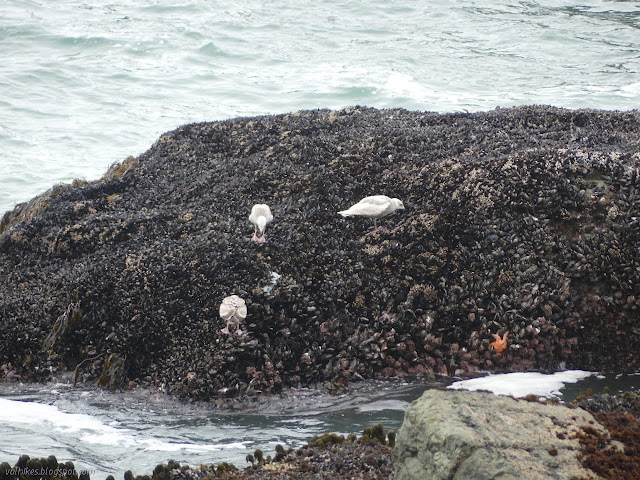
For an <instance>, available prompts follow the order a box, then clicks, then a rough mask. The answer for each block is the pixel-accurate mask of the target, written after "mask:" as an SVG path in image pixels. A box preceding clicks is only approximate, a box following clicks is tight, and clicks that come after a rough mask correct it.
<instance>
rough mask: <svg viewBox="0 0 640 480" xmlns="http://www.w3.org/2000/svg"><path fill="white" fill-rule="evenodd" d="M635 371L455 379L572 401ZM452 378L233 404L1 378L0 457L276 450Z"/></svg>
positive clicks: (186, 460)
mask: <svg viewBox="0 0 640 480" xmlns="http://www.w3.org/2000/svg"><path fill="white" fill-rule="evenodd" d="M638 378H639V377H638V376H637V375H621V376H611V375H610V376H601V375H597V374H592V373H590V372H581V371H568V372H559V373H557V374H554V375H543V374H537V373H532V372H529V373H513V374H505V375H491V376H488V377H485V378H481V379H474V380H467V381H461V382H456V383H455V384H454V385H452V387H455V388H466V389H471V390H473V389H483V390H492V391H494V392H496V393H497V394H505V395H513V396H516V397H518V396H524V395H527V394H529V393H533V394H536V395H539V396H540V397H545V398H549V397H556V398H558V399H560V400H561V401H564V402H570V401H572V400H573V399H575V397H576V396H577V395H578V393H579V392H581V391H583V390H585V389H587V388H591V389H593V391H595V392H602V391H603V389H604V387H605V386H607V387H608V388H609V389H610V391H611V393H612V394H615V393H617V392H620V391H627V390H630V389H631V390H636V391H637V390H638V389H639V388H640V381H639V380H638ZM450 383H451V380H450V379H442V380H439V381H428V382H412V383H407V382H405V381H401V380H388V381H375V380H372V381H366V382H361V383H359V384H353V385H351V386H350V387H349V390H348V391H346V392H342V393H340V394H339V395H332V394H330V393H328V392H327V390H299V391H297V392H290V393H289V394H288V395H286V396H276V397H271V398H263V399H261V400H260V401H257V402H256V403H255V404H253V405H252V404H249V405H245V406H244V407H243V408H242V409H238V410H220V409H217V408H214V407H213V406H212V405H211V404H206V403H205V404H185V403H182V402H180V401H178V400H175V399H172V398H169V397H167V396H166V395H164V394H159V393H154V392H150V391H148V390H142V389H141V390H136V391H133V392H125V393H109V392H105V391H102V390H96V389H87V388H73V387H72V386H71V385H69V384H60V383H57V384H50V385H44V386H43V385H22V384H15V383H4V384H0V432H1V435H0V462H2V461H7V462H9V463H10V464H11V465H14V464H15V463H16V461H17V460H18V457H19V456H20V455H21V454H24V453H27V454H29V455H30V456H32V457H42V456H45V457H46V456H49V455H56V457H57V459H58V461H68V460H72V461H73V462H74V464H75V467H76V469H78V470H88V471H89V472H90V473H91V478H93V479H102V478H106V476H107V475H110V474H111V475H114V477H116V478H122V474H123V473H124V472H125V471H126V470H128V469H131V470H132V471H133V473H134V474H135V475H143V474H150V473H151V472H152V471H153V468H154V467H155V466H156V465H157V464H159V463H166V462H167V461H168V460H170V459H173V460H176V461H178V462H180V463H181V464H183V465H184V464H187V465H191V466H192V467H196V466H198V465H200V464H210V463H219V462H222V461H226V462H231V463H234V464H235V465H236V466H238V467H240V468H242V467H244V466H245V465H247V464H246V461H245V457H246V456H247V454H249V453H253V452H254V451H255V449H257V448H260V449H261V450H262V451H263V452H264V454H265V456H266V455H272V456H273V455H274V452H275V447H276V445H278V444H281V445H283V446H285V448H298V447H300V446H302V445H304V444H305V443H306V442H307V441H308V440H309V438H311V437H312V436H313V435H319V434H322V433H325V432H336V433H340V434H343V435H347V434H349V433H359V432H362V430H363V429H364V428H365V427H367V426H371V425H373V424H375V423H378V422H380V423H382V424H383V425H384V426H385V429H387V430H388V429H395V430H396V431H397V430H398V429H399V428H400V426H401V424H402V419H403V415H404V410H405V409H406V407H407V406H408V404H409V403H410V402H412V401H413V400H416V399H417V398H418V397H419V396H420V395H421V394H422V393H423V392H424V391H425V390H427V389H429V388H435V387H441V386H445V385H449V384H450Z"/></svg>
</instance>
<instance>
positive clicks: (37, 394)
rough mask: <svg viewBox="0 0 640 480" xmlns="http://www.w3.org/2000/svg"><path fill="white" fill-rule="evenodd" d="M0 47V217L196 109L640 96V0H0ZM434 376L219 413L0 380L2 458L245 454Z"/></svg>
mask: <svg viewBox="0 0 640 480" xmlns="http://www.w3.org/2000/svg"><path fill="white" fill-rule="evenodd" d="M0 60H1V61H0V215H2V213H4V212H5V211H6V210H9V209H11V208H13V207H14V206H15V205H16V204H17V203H20V202H24V201H27V200H29V199H30V198H32V197H33V196H35V195H37V194H39V193H41V192H43V191H44V190H46V189H48V188H49V187H51V186H52V185H54V184H56V183H60V182H70V181H71V180H73V179H75V178H82V179H86V180H93V179H96V178H99V177H100V176H101V175H102V174H103V173H104V172H105V171H106V170H107V168H108V167H109V165H111V164H112V163H114V162H116V161H121V160H123V159H124V158H126V157H128V156H129V155H137V154H140V153H142V152H143V151H145V150H146V149H148V148H149V147H150V146H151V145H152V144H153V142H154V141H155V140H156V139H157V138H158V137H159V136H160V135H161V134H162V133H164V132H166V131H168V130H172V129H174V128H176V127H178V126H180V125H183V124H185V123H190V122H199V121H213V120H221V119H226V118H230V117H236V116H250V115H262V114H277V113H284V112H289V111H296V110H300V109H313V108H335V109H337V108H343V107H347V106H352V105H367V106H372V107H379V108H390V107H402V108H407V109H411V110H422V111H436V112H457V111H481V110H491V109H494V108H496V107H509V106H515V105H524V104H550V105H555V106H559V107H566V108H596V109H618V110H629V109H633V108H637V107H638V105H640V75H639V71H640V2H636V1H602V0H584V1H581V2H575V1H563V0H540V1H537V2H536V1H519V2H512V1H506V0H496V1H481V0H458V1H450V0H433V1H431V2H415V1H408V0H397V1H382V0H366V1H365V0H363V1H357V0H351V1H340V0H326V1H322V0H320V1H316V2H294V1H292V0H283V1H275V2H262V1H256V0H243V1H241V2H240V1H216V0H171V1H169V0H113V1H109V2H106V1H105V2H96V1H91V2H90V1H87V0H55V1H54V0H1V1H0ZM594 378H596V377H594V376H589V377H587V378H584V379H582V380H580V381H577V383H572V384H571V385H574V386H575V389H579V388H585V385H589V386H590V384H589V383H588V382H597V381H602V380H597V379H596V380H594ZM638 378H640V377H637V376H636V377H624V378H623V379H620V378H617V379H616V378H613V379H606V381H607V382H609V383H608V384H611V382H613V383H616V382H617V383H618V384H620V385H623V386H624V388H637V387H638V385H640V382H639V381H638V380H637V379H638ZM556 380H557V379H556ZM512 381H515V382H516V384H517V385H518V388H516V387H514V388H516V389H517V391H522V390H523V389H525V390H526V389H527V385H530V382H531V381H532V380H531V379H530V378H526V379H525V378H522V377H515V378H514V379H512ZM566 382H571V380H566V379H564V380H562V381H560V383H561V384H564V383H566ZM533 383H535V384H536V385H537V386H540V378H535V379H534V380H533ZM432 386H433V385H432V384H426V385H425V384H418V385H409V384H404V383H402V382H391V383H385V384H384V385H381V384H377V383H375V382H373V383H364V384H363V385H361V386H358V387H356V388H355V390H354V391H350V392H349V394H347V395H344V396H340V397H333V396H328V395H326V394H324V393H322V392H320V393H318V392H299V394H298V395H296V396H295V397H293V398H292V399H290V400H288V401H274V402H271V403H269V401H265V403H263V404H260V405H259V407H256V408H255V409H253V410H243V411H240V412H227V413H220V412H219V411H216V410H213V409H211V408H210V407H207V406H202V405H200V406H194V405H183V404H180V403H179V402H176V401H174V400H171V399H167V398H165V397H162V396H157V395H155V394H153V393H148V392H131V393H123V394H110V393H106V392H101V391H96V390H93V389H72V388H71V387H70V386H68V385H64V384H52V385H45V386H42V385H39V386H33V385H20V384H0V461H8V462H10V463H11V464H12V465H13V464H14V463H15V462H16V461H17V458H18V455H19V454H21V453H28V454H30V455H35V456H41V455H49V454H55V455H56V456H57V457H58V459H59V460H61V461H66V460H73V461H75V462H76V464H77V466H81V467H83V468H88V469H90V470H93V471H94V474H92V478H104V477H105V476H106V475H107V474H109V473H111V474H113V475H114V476H116V478H122V477H121V475H122V472H123V470H124V469H125V468H131V469H133V470H134V473H135V474H148V473H151V471H152V469H153V467H154V466H155V465H156V464H157V463H160V462H166V461H167V460H168V459H170V458H174V459H176V460H178V461H180V462H183V463H189V464H191V465H198V464H200V463H211V462H218V461H223V460H224V461H231V462H234V463H236V464H237V465H238V466H242V465H244V457H245V456H246V454H247V453H252V452H253V450H255V448H261V449H263V450H264V451H265V452H267V453H269V452H271V453H273V450H274V448H275V445H276V444H278V443H282V444H283V445H286V446H291V447H296V446H299V445H301V444H303V443H304V442H305V441H306V440H307V439H308V438H309V437H310V436H311V435H314V434H317V433H322V432H325V431H337V432H342V433H350V432H359V431H361V430H362V428H363V427H364V426H366V425H370V424H373V423H376V422H382V423H384V424H385V425H386V426H387V428H397V427H399V425H400V423H401V421H402V414H403V410H404V408H405V407H406V405H407V402H409V401H412V400H413V399H415V398H417V396H419V395H420V393H421V392H422V391H423V390H424V389H425V388H430V387H432ZM553 388H554V389H555V390H553V392H560V394H561V395H567V393H566V392H567V391H569V390H570V388H569V387H568V386H567V387H565V390H563V389H562V388H561V387H559V386H558V385H557V383H554V387H553ZM621 388H622V387H621ZM567 389H568V390H567ZM613 391H615V390H613ZM553 392H550V393H549V394H556V393H553ZM536 393H538V391H536Z"/></svg>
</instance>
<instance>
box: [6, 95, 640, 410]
mask: <svg viewBox="0 0 640 480" xmlns="http://www.w3.org/2000/svg"><path fill="white" fill-rule="evenodd" d="M639 152H640V114H639V113H638V112H637V111H632V112H608V111H592V110H576V111H572V110H563V109H557V108H552V107H542V106H527V107H518V108H512V109H498V110H495V111H491V112H486V113H473V114H461V113H460V114H435V113H425V112H409V111H405V110H400V109H394V110H376V109H371V108H364V107H355V108H350V109H345V110H341V111H330V110H314V111H302V112H295V113H291V114H287V115H278V116H265V117H255V118H239V119H232V120H227V121H222V122H214V123H201V124H193V125H186V126H183V127H180V128H178V129H176V130H174V131H172V132H169V133H167V134H165V135H163V136H162V137H161V138H160V139H159V140H158V141H157V142H156V143H155V144H154V145H153V146H152V147H151V148H150V149H149V150H148V151H147V152H145V153H143V154H142V155H140V156H139V157H136V158H133V157H131V158H129V159H127V160H125V161H123V162H122V163H120V164H117V165H114V166H113V167H112V168H111V169H110V170H109V172H108V173H107V174H106V175H105V176H104V177H103V178H102V179H101V180H99V181H95V182H84V181H76V182H74V183H73V184H71V185H58V186H55V187H53V188H52V189H51V190H49V191H48V192H46V193H45V194H43V195H42V196H40V197H37V198H35V199H34V200H32V201H31V202H29V203H27V204H23V205H19V206H18V207H16V209H15V210H13V211H12V212H7V214H5V215H4V218H3V220H2V222H1V223H0V279H1V282H0V324H1V327H2V328H1V329H0V332H1V333H0V365H2V372H3V373H1V374H0V375H2V377H3V378H5V379H10V378H20V379H22V380H24V381H40V380H45V379H47V378H49V377H50V376H51V375H55V374H58V373H59V372H65V371H66V372H72V375H73V377H74V381H77V382H97V383H98V384H99V385H102V386H104V387H107V388H120V387H126V386H130V387H133V386H135V385H144V386H150V387H153V388H158V389H160V390H163V391H167V392H169V393H170V394H172V395H176V396H179V397H182V398H185V399H193V400H199V399H200V400H208V399H223V398H225V397H243V396H252V395H259V394H269V393H271V392H277V391H279V390H281V389H282V388H284V387H296V386H299V385H310V384H314V383H317V382H323V381H324V382H326V381H328V382H334V383H335V384H336V385H340V384H341V383H344V382H351V381H354V380H358V379H360V378H373V377H379V376H405V375H432V374H447V373H453V372H456V371H457V372H458V373H459V374H463V375H466V374H473V372H475V371H476V370H500V371H509V370H528V369H542V370H550V371H551V370H556V369H561V368H565V367H566V368H581V369H588V370H596V371H601V372H618V373H621V372H634V371H638V370H640V356H638V355H637V352H638V351H639V350H640V330H639V329H638V325H637V322H636V319H637V317H638V312H639V311H640V298H637V297H636V295H637V292H638V291H640V264H639V262H640V260H639V259H640V254H639V251H638V248H639V247H638V245H640V208H639V206H638V201H637V200H638V189H639V188H640V175H639V173H638V167H639V164H640V153H639ZM380 193H382V194H386V195H389V196H392V197H398V198H400V199H402V200H403V202H404V204H405V207H406V209H405V210H403V211H400V212H397V213H396V214H394V215H393V216H391V217H388V218H386V219H384V221H383V222H382V223H383V224H384V226H385V227H386V230H384V231H376V232H372V231H371V230H372V229H371V224H370V222H369V221H368V220H366V219H343V218H341V217H340V216H338V215H337V212H338V211H340V210H344V209H345V208H347V207H348V206H350V205H352V204H353V203H355V202H357V201H358V200H360V199H361V198H362V197H364V196H367V195H372V194H380ZM263 202H264V203H268V204H269V205H270V206H271V209H272V211H273V214H274V217H275V218H274V221H273V222H272V224H270V225H269V227H268V230H267V242H266V243H265V244H263V245H258V244H256V243H254V242H251V241H250V237H251V233H252V232H253V229H252V226H251V225H250V224H249V222H248V214H249V211H250V209H251V206H252V205H253V204H254V203H263ZM232 294H235V295H239V296H240V297H242V298H243V299H244V300H245V301H246V305H247V317H246V320H245V324H244V326H243V327H244V330H245V331H246V334H244V335H225V334H224V333H222V332H221V329H222V328H223V327H224V322H223V321H222V320H221V319H220V318H219V316H218V308H219V305H220V303H221V301H222V299H223V298H224V297H226V296H228V295H232ZM506 332H509V333H508V347H507V348H506V350H505V351H503V352H502V353H498V352H497V351H495V350H494V349H492V348H490V344H491V343H492V342H493V341H494V337H493V335H499V336H503V335H504V334H505V333H506Z"/></svg>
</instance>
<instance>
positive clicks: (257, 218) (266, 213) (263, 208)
mask: <svg viewBox="0 0 640 480" xmlns="http://www.w3.org/2000/svg"><path fill="white" fill-rule="evenodd" d="M271 220H273V215H271V209H270V208H269V205H265V204H264V203H258V204H257V205H254V206H253V208H252V209H251V215H249V221H250V222H251V223H253V224H254V225H255V227H256V228H255V230H254V231H253V237H251V240H252V241H254V242H258V243H264V242H266V241H267V240H266V239H265V238H264V229H265V228H266V227H267V224H268V223H270V222H271ZM258 233H259V234H260V235H258Z"/></svg>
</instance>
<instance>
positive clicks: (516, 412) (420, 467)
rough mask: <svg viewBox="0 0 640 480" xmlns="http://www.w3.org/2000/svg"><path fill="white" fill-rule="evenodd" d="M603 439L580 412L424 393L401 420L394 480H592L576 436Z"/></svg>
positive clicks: (484, 396) (481, 396) (483, 396)
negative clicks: (585, 433) (596, 436)
mask: <svg viewBox="0 0 640 480" xmlns="http://www.w3.org/2000/svg"><path fill="white" fill-rule="evenodd" d="M585 427H586V429H587V431H589V432H594V433H596V434H599V435H600V436H601V437H608V432H607V430H606V429H605V428H604V427H603V426H602V425H600V424H599V423H598V422H597V421H596V420H595V419H594V418H593V416H592V415H591V414H590V413H588V412H586V411H584V410H582V409H570V408H567V407H566V406H562V405H545V404H541V403H538V402H536V401H532V402H529V401H526V400H515V399H513V398H511V397H503V396H498V395H494V394H492V393H484V392H465V391H451V390H447V391H443V390H429V391H427V392H426V393H425V394H424V395H423V396H422V397H421V398H420V399H418V400H416V401H415V402H413V403H412V404H411V405H410V406H409V407H408V408H407V411H406V413H405V418H404V422H403V424H402V427H401V429H400V431H399V432H398V438H397V444H396V454H397V463H396V477H395V478H396V480H422V479H425V478H428V479H431V480H440V479H442V480H444V479H455V480H466V479H469V480H471V479H473V480H489V479H500V480H509V479H513V480H516V479H521V478H526V479H528V480H562V479H570V478H581V479H588V478H599V477H598V476H597V475H595V474H594V473H593V472H592V471H590V470H588V469H585V468H584V467H583V466H582V465H581V459H580V449H581V445H580V441H579V436H580V435H582V434H583V433H584V431H585Z"/></svg>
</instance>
